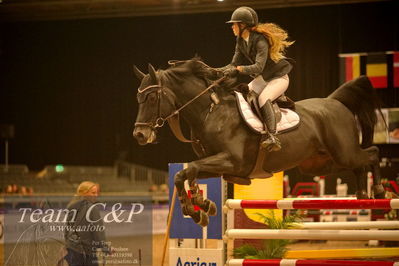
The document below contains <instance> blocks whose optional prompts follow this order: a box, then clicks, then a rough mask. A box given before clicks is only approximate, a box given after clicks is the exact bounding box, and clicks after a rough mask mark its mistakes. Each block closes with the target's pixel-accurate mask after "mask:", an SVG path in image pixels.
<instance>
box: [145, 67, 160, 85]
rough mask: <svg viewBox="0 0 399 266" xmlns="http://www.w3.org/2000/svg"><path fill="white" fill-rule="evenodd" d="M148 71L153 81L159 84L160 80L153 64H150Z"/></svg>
mask: <svg viewBox="0 0 399 266" xmlns="http://www.w3.org/2000/svg"><path fill="white" fill-rule="evenodd" d="M148 73H149V74H150V77H151V79H152V81H153V82H154V83H156V84H158V83H159V82H158V77H157V73H156V71H155V68H154V67H153V66H152V65H151V64H148Z"/></svg>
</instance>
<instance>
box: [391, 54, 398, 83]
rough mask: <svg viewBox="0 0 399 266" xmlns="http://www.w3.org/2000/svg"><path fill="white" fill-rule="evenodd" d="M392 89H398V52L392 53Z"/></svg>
mask: <svg viewBox="0 0 399 266" xmlns="http://www.w3.org/2000/svg"><path fill="white" fill-rule="evenodd" d="M392 65H393V87H394V88H399V52H393V64H392Z"/></svg>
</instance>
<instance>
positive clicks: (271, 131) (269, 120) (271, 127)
mask: <svg viewBox="0 0 399 266" xmlns="http://www.w3.org/2000/svg"><path fill="white" fill-rule="evenodd" d="M260 111H261V113H262V118H263V122H264V125H265V130H266V131H268V137H267V139H266V140H264V141H263V142H262V143H261V145H262V147H263V148H266V149H267V150H268V151H278V150H280V149H281V143H280V140H279V139H278V138H277V137H276V136H275V134H276V131H277V125H276V124H277V121H276V115H275V113H274V110H273V105H272V102H271V101H270V100H267V101H266V103H265V105H263V106H262V107H261V108H260Z"/></svg>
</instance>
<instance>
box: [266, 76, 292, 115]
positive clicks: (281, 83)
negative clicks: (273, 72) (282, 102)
mask: <svg viewBox="0 0 399 266" xmlns="http://www.w3.org/2000/svg"><path fill="white" fill-rule="evenodd" d="M289 83H290V81H289V78H288V75H285V76H282V77H281V78H277V79H273V80H271V81H269V82H267V83H266V85H265V86H264V87H263V89H262V91H261V92H260V93H259V94H260V95H259V106H260V107H262V106H263V105H264V104H265V103H266V101H267V100H270V101H271V102H273V101H274V100H275V99H277V98H278V97H279V96H280V95H283V93H284V92H285V91H286V90H287V88H288V85H289Z"/></svg>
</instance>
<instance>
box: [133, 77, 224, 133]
mask: <svg viewBox="0 0 399 266" xmlns="http://www.w3.org/2000/svg"><path fill="white" fill-rule="evenodd" d="M225 79H226V77H225V76H223V77H221V78H219V79H217V80H215V81H214V82H213V83H212V84H211V85H210V86H208V87H207V88H206V89H204V90H203V91H201V92H200V93H199V94H197V95H196V96H194V97H193V98H192V99H191V100H189V101H188V102H186V103H185V104H183V105H182V106H181V107H179V108H177V109H176V110H175V111H173V112H171V113H170V114H169V115H167V116H166V117H162V115H161V95H162V93H164V94H165V95H166V92H165V88H166V87H164V86H162V85H161V84H156V85H149V86H147V87H145V88H144V89H141V90H140V89H139V90H138V93H137V94H138V98H139V97H140V94H142V93H144V92H147V91H148V90H156V93H157V102H158V111H157V113H158V114H157V118H156V119H155V122H136V123H135V124H134V126H146V127H150V128H151V129H152V130H155V129H157V128H161V127H163V126H164V125H165V121H170V120H171V118H172V117H175V116H177V115H178V114H179V113H180V111H181V110H183V109H184V108H186V107H187V106H188V105H190V104H191V103H192V102H194V101H195V100H196V99H198V98H199V97H200V96H202V95H203V94H205V93H206V92H208V91H209V90H211V89H212V88H213V87H215V86H217V85H219V84H220V83H221V82H222V81H224V80H225ZM150 93H152V92H148V94H150ZM144 102H145V101H143V102H142V103H144ZM139 103H140V101H139Z"/></svg>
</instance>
